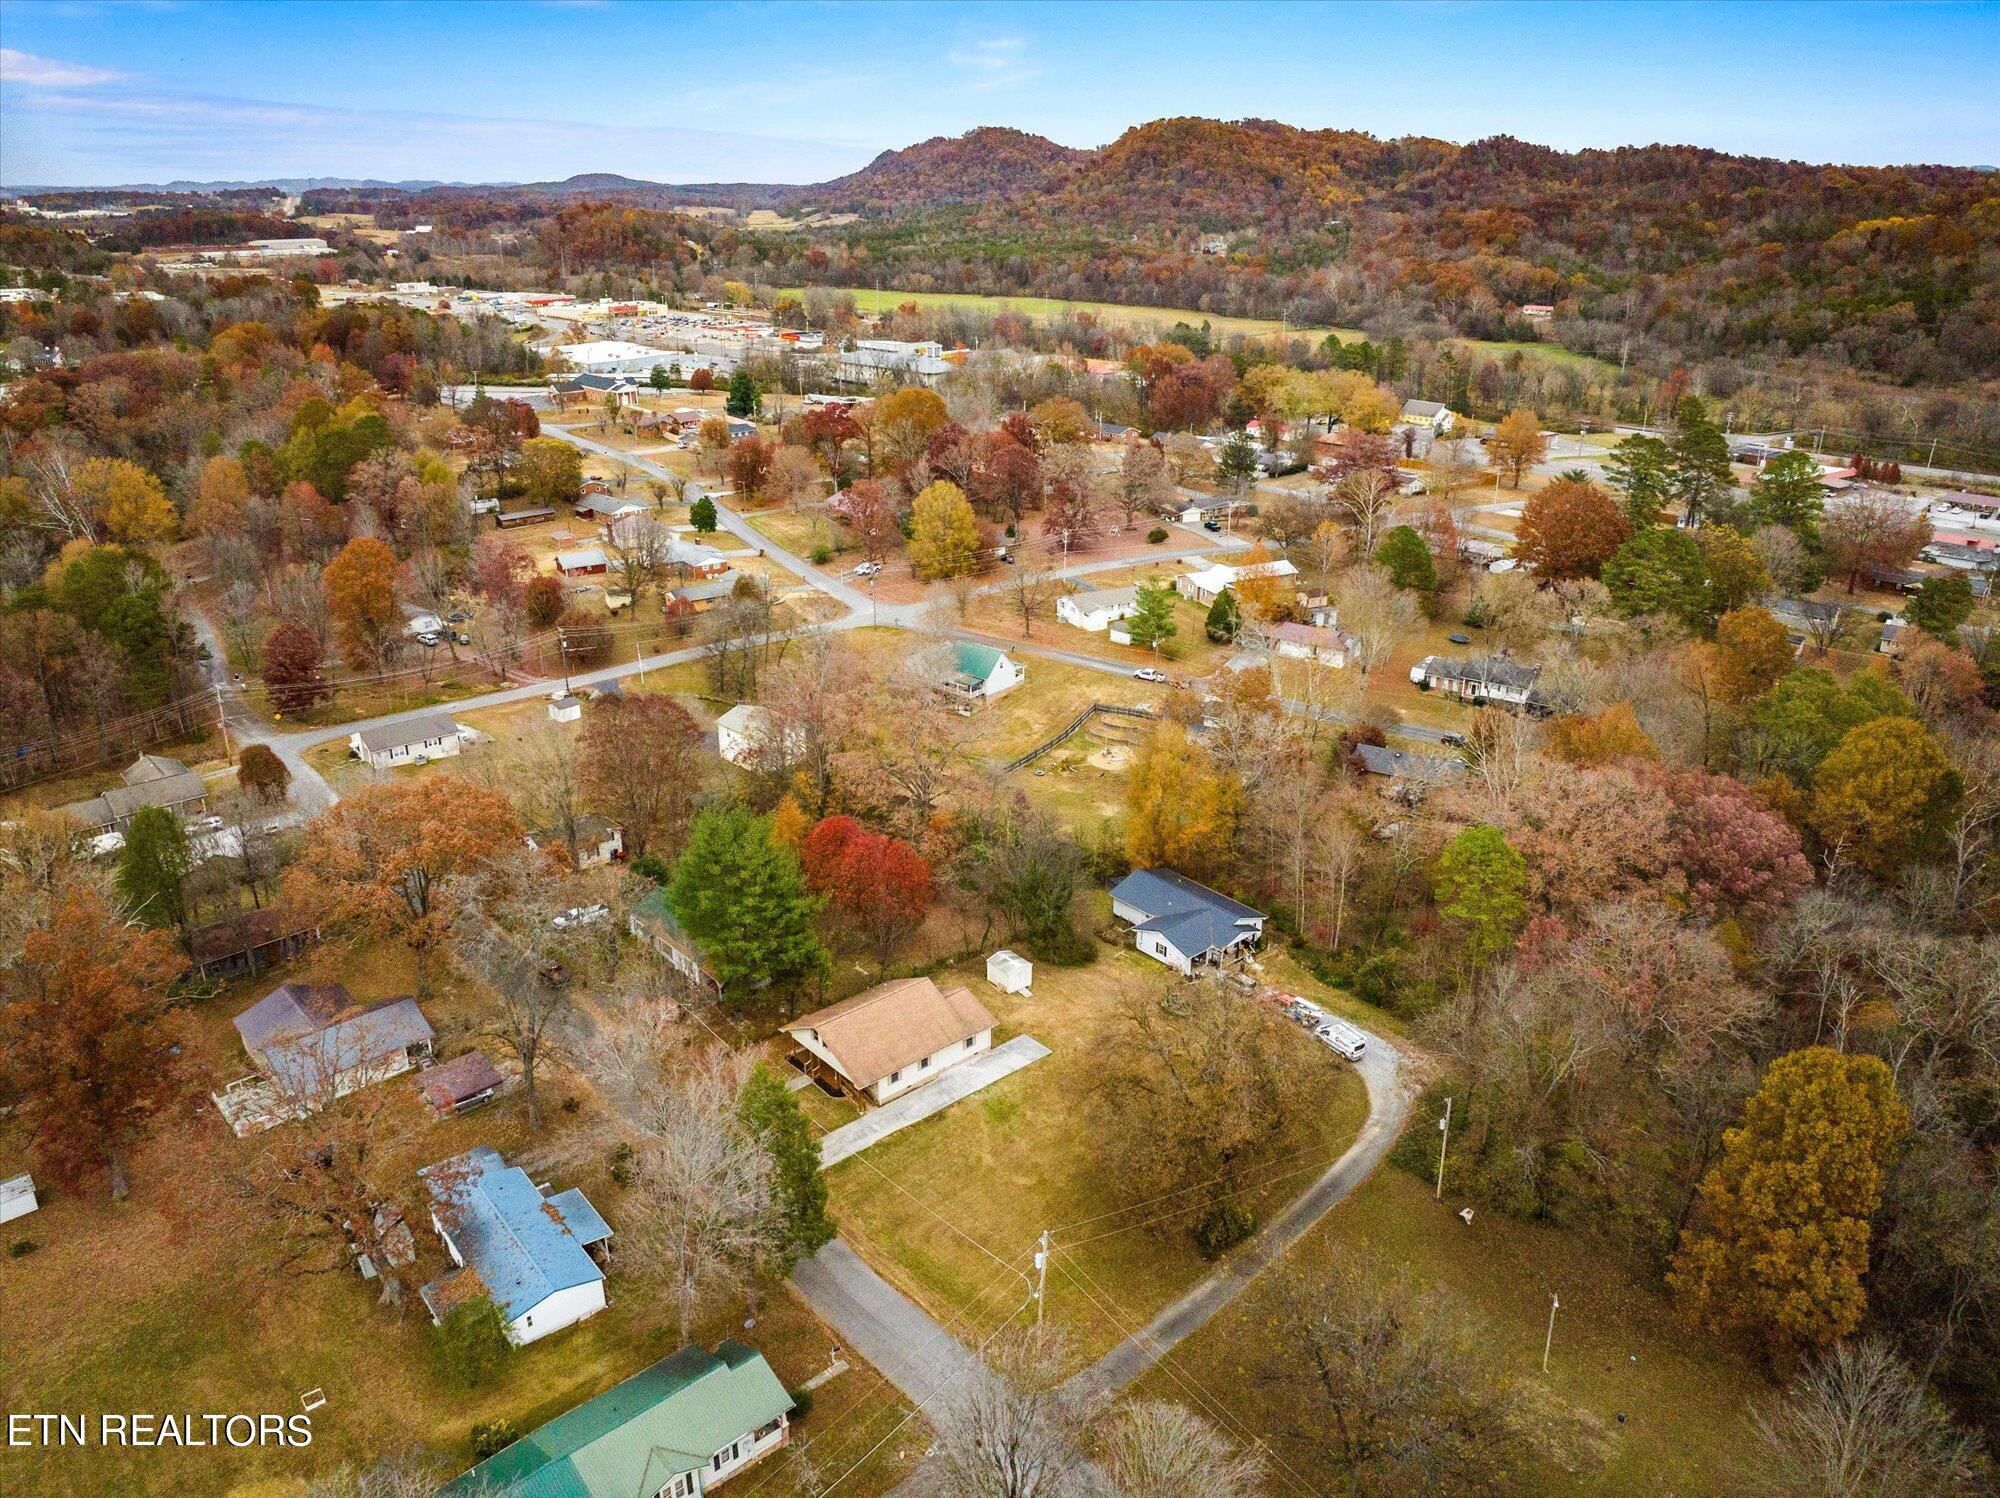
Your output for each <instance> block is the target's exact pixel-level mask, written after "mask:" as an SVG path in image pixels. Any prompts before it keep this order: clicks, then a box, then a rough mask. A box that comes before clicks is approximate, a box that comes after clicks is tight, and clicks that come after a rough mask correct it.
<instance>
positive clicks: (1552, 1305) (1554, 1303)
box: [1542, 1292, 1562, 1373]
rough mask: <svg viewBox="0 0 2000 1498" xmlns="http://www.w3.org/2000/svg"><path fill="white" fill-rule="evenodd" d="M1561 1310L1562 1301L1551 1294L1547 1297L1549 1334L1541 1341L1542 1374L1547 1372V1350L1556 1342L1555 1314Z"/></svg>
mask: <svg viewBox="0 0 2000 1498" xmlns="http://www.w3.org/2000/svg"><path fill="white" fill-rule="evenodd" d="M1561 1309H1562V1301H1561V1300H1560V1299H1559V1298H1558V1297H1557V1296H1556V1295H1555V1294H1554V1293H1553V1292H1551V1293H1550V1295H1549V1334H1548V1335H1547V1336H1546V1337H1544V1338H1543V1339H1542V1372H1544V1373H1547V1372H1548V1371H1549V1348H1550V1347H1552V1346H1554V1345H1555V1340H1556V1312H1557V1311H1559V1310H1561Z"/></svg>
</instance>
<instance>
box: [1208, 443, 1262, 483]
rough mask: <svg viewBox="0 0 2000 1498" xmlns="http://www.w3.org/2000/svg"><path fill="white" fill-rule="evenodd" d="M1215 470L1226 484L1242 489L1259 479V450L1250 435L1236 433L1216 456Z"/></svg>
mask: <svg viewBox="0 0 2000 1498" xmlns="http://www.w3.org/2000/svg"><path fill="white" fill-rule="evenodd" d="M1215 470H1216V472H1217V473H1219V474H1221V475H1222V478H1223V480H1224V481H1225V482H1226V483H1229V484H1233V485H1235V486H1237V487H1238V488H1241V487H1243V486H1245V485H1247V484H1249V483H1250V481H1251V480H1252V479H1254V478H1256V477H1257V448H1256V445H1255V444H1254V443H1253V442H1251V440H1250V434H1249V433H1248V432H1245V431H1241V430H1238V431H1234V432H1231V433H1230V434H1229V438H1228V440H1227V441H1226V442H1224V443H1223V444H1222V450H1221V451H1220V452H1218V453H1217V454H1216V455H1215Z"/></svg>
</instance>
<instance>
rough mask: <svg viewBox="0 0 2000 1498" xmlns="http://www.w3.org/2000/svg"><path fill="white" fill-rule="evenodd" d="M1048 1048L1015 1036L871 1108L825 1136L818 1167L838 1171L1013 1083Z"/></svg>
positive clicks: (1026, 1038) (821, 1142) (1027, 1036)
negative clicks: (917, 1126) (1005, 1081)
mask: <svg viewBox="0 0 2000 1498" xmlns="http://www.w3.org/2000/svg"><path fill="white" fill-rule="evenodd" d="M1048 1053H1049V1048H1048V1047H1047V1046H1045V1045H1043V1044H1042V1043H1041V1042H1040V1041H1039V1040H1037V1039H1035V1037H1034V1036H1032V1035H1016V1036H1015V1037H1014V1038H1013V1039H1012V1040H1010V1041H1008V1042H1007V1043H1006V1044H1005V1045H1001V1046H995V1047H994V1048H993V1049H992V1050H990V1051H988V1052H987V1053H986V1054H985V1055H983V1056H975V1057H973V1058H972V1059H971V1060H970V1061H961V1062H960V1063H959V1064H958V1065H957V1066H954V1067H953V1068H952V1069H951V1070H950V1071H948V1072H946V1073H945V1074H944V1075H943V1076H941V1077H939V1078H938V1079H937V1080H936V1081H935V1082H931V1083H928V1084H927V1085H925V1086H923V1087H919V1088H916V1089H915V1090H914V1091H911V1092H906V1093H904V1094H903V1095H902V1096H901V1097H899V1098H893V1099H891V1100H890V1101H889V1102H886V1103H884V1104H883V1105H882V1106H881V1107H879V1108H870V1109H869V1110H868V1111H867V1112H866V1113H864V1114H862V1115H861V1116H860V1117H859V1118H857V1119H855V1120H854V1122H853V1123H846V1124H842V1125H841V1126H840V1127H839V1128H837V1129H833V1130H831V1131H830V1132H828V1133H827V1134H825V1135H823V1136H822V1137H821V1139H820V1142H819V1161H820V1164H821V1165H822V1166H827V1165H838V1164H839V1163H840V1162H841V1161H842V1160H845V1159H847V1158H849V1157H850V1156H852V1155H858V1154H860V1153H861V1152H862V1151H863V1150H865V1149H867V1148H868V1146H870V1145H871V1144H877V1143H879V1142H881V1141H882V1140H884V1139H887V1138H888V1137H889V1136H890V1135H891V1134H894V1133H897V1132H898V1131H900V1130H903V1129H907V1128H908V1127H909V1126H910V1125H911V1124H914V1123H922V1122H923V1121H924V1120H925V1119H927V1118H929V1117H930V1116H931V1115H932V1114H933V1113H940V1112H942V1111H943V1110H945V1109H946V1108H949V1107H950V1106H951V1105H952V1104H953V1103H955V1102H957V1101H959V1099H961V1098H968V1097H971V1096H972V1094H973V1093H975V1092H978V1091H980V1090H981V1089H983V1088H987V1087H991V1086H992V1085H993V1084H994V1083H995V1082H998V1081H999V1080H1000V1079H1001V1078H1003V1077H1011V1076H1013V1075H1014V1073H1015V1072H1017V1071H1020V1070H1022V1069H1023V1068H1024V1067H1029V1066H1033V1065H1034V1064H1035V1063H1036V1062H1037V1061H1039V1060H1041V1059H1042V1058H1043V1057H1044V1056H1046V1055H1048Z"/></svg>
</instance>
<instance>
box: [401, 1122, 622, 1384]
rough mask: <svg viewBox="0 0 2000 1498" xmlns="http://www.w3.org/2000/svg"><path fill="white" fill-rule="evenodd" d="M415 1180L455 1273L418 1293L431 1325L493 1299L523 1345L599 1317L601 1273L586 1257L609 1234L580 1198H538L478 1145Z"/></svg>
mask: <svg viewBox="0 0 2000 1498" xmlns="http://www.w3.org/2000/svg"><path fill="white" fill-rule="evenodd" d="M417 1175H418V1177H419V1178H420V1179H421V1180H422V1181H423V1183H424V1185H425V1187H426V1189H428V1190H429V1192H430V1196H431V1226H432V1227H434V1228H435V1229H437V1234H438V1236H439V1237H440V1238H442V1239H443V1240H444V1246H445V1248H446V1250H447V1251H448V1252H449V1253H450V1254H451V1261H452V1262H453V1263H454V1264H456V1265H458V1266H459V1267H458V1268H457V1269H455V1270H453V1271H452V1272H451V1273H449V1274H447V1275H444V1276H443V1277H442V1278H440V1279H435V1280H432V1281H431V1282H430V1283H429V1284H428V1285H425V1286H424V1288H423V1290H422V1292H421V1293H422V1295H423V1298H424V1304H425V1306H427V1307H428V1308H429V1309H430V1313H431V1319H432V1320H433V1321H436V1322H440V1323H441V1322H443V1320H444V1318H445V1317H446V1316H448V1315H450V1314H451V1312H452V1311H453V1310H454V1309H455V1308H456V1307H458V1306H459V1305H462V1304H464V1303H465V1302H466V1301H469V1300H473V1299H475V1298H477V1297H478V1296H481V1295H487V1296H491V1297H492V1300H493V1303H494V1304H495V1305H496V1306H498V1307H499V1308H500V1315H501V1317H502V1319H503V1320H504V1321H505V1322H506V1324H507V1338H508V1340H509V1341H511V1342H512V1343H514V1345H515V1346H517V1347H519V1346H524V1345H525V1344H527V1343H529V1342H534V1341H538V1340H540V1339H541V1338H543V1337H546V1336H547V1335H548V1334H549V1333H550V1332H556V1331H561V1330H562V1329H563V1328H564V1327H566V1326H574V1325H575V1324H576V1323H577V1322H579V1321H582V1320H584V1319H586V1318H587V1317H590V1316H595V1315H596V1314H597V1313H598V1312H599V1311H601V1310H603V1309H604V1271H603V1269H601V1268H600V1267H599V1266H598V1263H597V1260H596V1259H595V1258H593V1257H592V1255H591V1252H590V1250H591V1249H593V1248H596V1247H598V1246H599V1245H600V1244H602V1243H604V1242H605V1241H606V1240H607V1239H609V1238H610V1237H611V1229H610V1227H609V1226H608V1225H607V1224H606V1223H605V1221H604V1219H603V1218H602V1217H601V1216H599V1215H598V1212H597V1209H596V1208H595V1207H593V1206H592V1205H591V1204H590V1200H589V1198H587V1197H586V1196H585V1195H584V1194H583V1193H582V1192H581V1191H578V1190H575V1189H571V1190H569V1191H561V1192H557V1193H556V1194H555V1195H554V1196H544V1195H543V1194H542V1190H541V1188H540V1187H538V1186H537V1185H536V1184H535V1183H534V1181H533V1180H532V1179H530V1178H529V1175H528V1173H527V1172H526V1171H525V1170H523V1169H521V1167H520V1166H518V1165H509V1164H508V1163H507V1162H506V1161H505V1160H503V1159H502V1158H501V1157H500V1152H499V1151H498V1150H495V1149H491V1148H488V1147H487V1146H486V1145H483V1144H482V1145H476V1146H474V1147H473V1148H472V1149H470V1150H467V1151H466V1152H465V1153H464V1154H463V1155H458V1156H455V1157H454V1158H452V1159H450V1160H445V1161H441V1162H440V1163H439V1164H436V1165H429V1166H426V1167H424V1169H422V1170H420V1171H418V1172H417Z"/></svg>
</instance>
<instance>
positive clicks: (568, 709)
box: [549, 692, 583, 723]
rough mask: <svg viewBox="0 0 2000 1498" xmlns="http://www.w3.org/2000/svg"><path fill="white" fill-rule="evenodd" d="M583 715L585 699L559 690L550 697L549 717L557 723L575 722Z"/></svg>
mask: <svg viewBox="0 0 2000 1498" xmlns="http://www.w3.org/2000/svg"><path fill="white" fill-rule="evenodd" d="M582 716H583V699H582V698H581V697H574V696H572V695H570V694H569V693H568V692H557V693H556V694H555V695H554V696H553V697H551V698H549V717H550V719H551V720H552V721H554V722H557V723H574V722H575V721H576V720H577V719H578V718H581V717H582Z"/></svg>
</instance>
